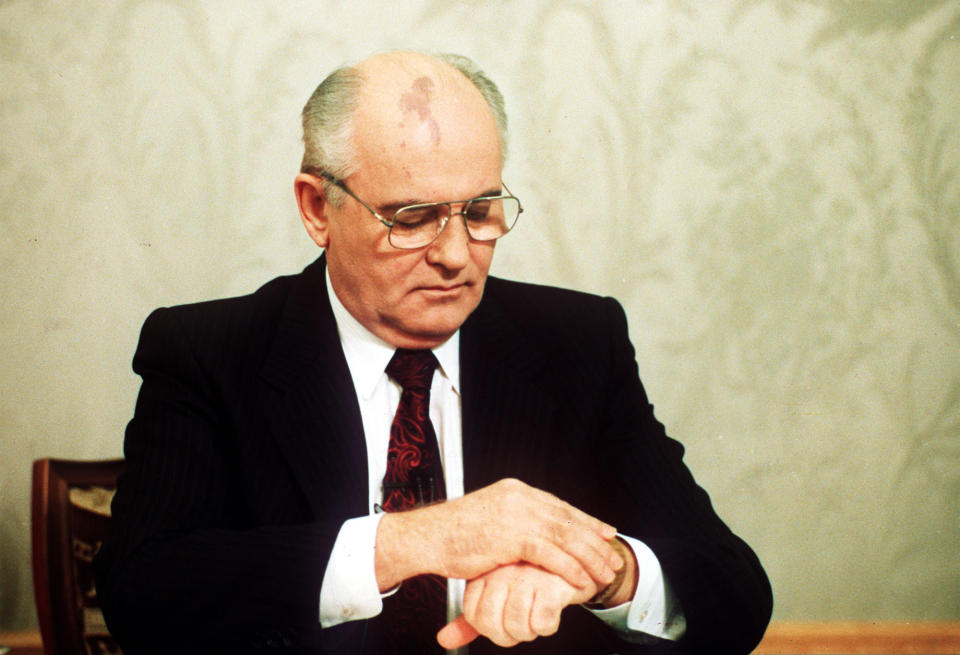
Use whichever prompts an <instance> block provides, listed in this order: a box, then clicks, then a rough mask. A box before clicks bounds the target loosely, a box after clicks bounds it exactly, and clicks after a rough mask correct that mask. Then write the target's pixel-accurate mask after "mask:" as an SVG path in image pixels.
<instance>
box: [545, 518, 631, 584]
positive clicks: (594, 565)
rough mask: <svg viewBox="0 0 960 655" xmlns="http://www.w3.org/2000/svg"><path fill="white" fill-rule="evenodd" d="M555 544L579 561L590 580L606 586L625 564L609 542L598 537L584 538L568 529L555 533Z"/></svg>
mask: <svg viewBox="0 0 960 655" xmlns="http://www.w3.org/2000/svg"><path fill="white" fill-rule="evenodd" d="M554 539H555V540H556V542H558V543H557V545H558V546H559V547H560V548H562V549H563V550H564V551H565V552H566V553H567V554H568V555H570V556H572V557H573V558H575V559H576V560H577V562H579V563H580V565H581V566H582V567H583V568H584V570H585V571H586V572H587V574H589V576H590V578H591V582H595V583H597V584H598V585H599V586H606V585H608V584H610V583H611V582H613V579H614V577H615V575H616V571H618V570H620V569H621V568H623V567H624V566H625V565H626V562H624V561H623V558H622V557H621V556H620V554H619V553H617V551H616V550H615V549H614V548H613V546H612V545H611V544H610V542H607V541H603V540H601V539H599V538H590V537H587V538H584V537H583V534H582V533H572V532H570V531H565V532H561V533H560V534H557V535H556V536H555V537H554Z"/></svg>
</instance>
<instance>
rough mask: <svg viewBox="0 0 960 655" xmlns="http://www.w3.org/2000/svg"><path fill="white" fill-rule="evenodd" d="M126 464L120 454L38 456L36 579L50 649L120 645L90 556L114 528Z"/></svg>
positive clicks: (68, 654) (72, 651) (105, 649)
mask: <svg viewBox="0 0 960 655" xmlns="http://www.w3.org/2000/svg"><path fill="white" fill-rule="evenodd" d="M122 469H123V460H122V459H114V460H102V461H75V460H62V459H38V460H36V461H35V462H34V463H33V489H32V499H31V533H32V534H31V537H32V542H33V543H32V550H33V553H32V560H33V586H34V594H35V597H36V603H37V615H38V618H39V620H40V634H41V636H42V638H43V650H44V653H45V654H46V655H101V654H104V653H119V652H120V650H119V649H118V648H117V645H116V644H115V643H114V641H113V639H112V638H111V637H110V634H109V632H108V631H107V628H106V624H105V623H104V620H103V614H102V613H101V612H100V606H99V603H98V602H97V594H96V589H95V588H94V584H93V556H94V555H95V554H96V552H97V549H99V548H100V544H101V543H103V540H104V538H105V537H106V535H107V532H108V530H109V525H110V501H111V500H112V498H113V492H114V489H115V488H116V481H117V476H118V475H119V474H120V471H121V470H122Z"/></svg>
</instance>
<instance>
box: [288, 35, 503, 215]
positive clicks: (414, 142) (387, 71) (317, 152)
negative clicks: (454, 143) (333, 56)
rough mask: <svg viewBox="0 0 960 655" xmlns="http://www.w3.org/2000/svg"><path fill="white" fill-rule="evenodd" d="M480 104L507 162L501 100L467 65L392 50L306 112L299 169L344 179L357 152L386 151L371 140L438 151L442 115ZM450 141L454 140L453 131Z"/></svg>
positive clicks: (346, 71) (323, 93)
mask: <svg viewBox="0 0 960 655" xmlns="http://www.w3.org/2000/svg"><path fill="white" fill-rule="evenodd" d="M478 99H479V100H480V101H482V102H483V104H485V105H486V108H485V116H484V121H487V120H490V119H492V120H493V124H494V126H495V130H496V133H497V136H498V142H499V143H498V146H499V148H500V156H501V161H502V159H503V158H505V156H506V135H507V118H506V113H505V111H504V107H503V97H502V95H501V94H500V91H499V89H497V86H496V85H495V84H494V83H493V82H492V81H491V80H490V79H489V78H488V77H487V76H486V75H485V74H484V73H483V71H481V70H480V68H479V67H478V66H477V65H476V64H475V63H474V62H472V61H471V60H470V59H468V58H466V57H462V56H459V55H449V54H447V55H438V56H436V57H433V56H429V55H425V54H421V53H415V52H388V53H383V54H378V55H374V56H372V57H370V58H368V59H366V60H364V61H362V62H360V63H359V64H357V65H355V66H352V67H345V68H341V69H338V70H336V71H334V72H333V73H331V74H330V75H329V76H328V77H327V78H326V79H325V80H324V81H323V82H322V83H321V84H320V85H319V86H318V87H317V89H316V91H314V93H313V95H312V96H311V98H310V100H309V101H308V102H307V104H306V106H304V109H303V132H304V136H303V138H304V146H305V148H304V157H303V163H302V165H301V170H302V171H304V172H314V173H317V172H319V171H326V172H328V173H330V174H332V175H333V176H335V177H338V178H346V177H348V176H349V175H351V174H352V173H353V172H355V171H356V169H357V161H358V155H359V154H360V153H359V150H360V149H367V150H369V149H370V148H374V149H381V148H383V147H384V145H386V144H385V143H384V142H379V143H378V142H375V141H372V140H371V138H374V139H381V138H382V137H384V136H398V137H399V139H398V140H397V142H396V143H395V144H394V145H396V146H398V147H400V148H401V149H404V150H406V149H407V148H414V149H415V148H418V147H423V148H426V147H427V146H429V145H431V144H432V145H433V146H434V147H440V146H441V145H442V144H443V141H444V137H445V135H444V130H443V129H442V126H441V124H440V122H439V119H438V116H439V113H443V112H446V114H445V115H447V116H448V117H455V116H456V114H457V113H458V112H459V113H463V112H464V111H465V110H467V109H470V108H475V107H476V102H477V101H478ZM441 110H443V111H441ZM438 112H439V113H438ZM474 113H475V114H476V112H474ZM481 113H483V112H481ZM446 138H447V139H450V138H453V134H452V133H451V132H450V130H447V134H446ZM448 145H450V144H448ZM394 154H396V153H394ZM407 154H408V155H409V154H410V153H407ZM331 196H335V191H334V192H333V193H331ZM332 199H333V198H332Z"/></svg>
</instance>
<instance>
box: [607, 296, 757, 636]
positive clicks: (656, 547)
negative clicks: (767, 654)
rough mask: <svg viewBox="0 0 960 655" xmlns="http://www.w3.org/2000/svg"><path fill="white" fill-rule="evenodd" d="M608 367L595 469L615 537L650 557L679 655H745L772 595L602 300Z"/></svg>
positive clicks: (623, 326) (623, 327) (614, 309)
mask: <svg viewBox="0 0 960 655" xmlns="http://www.w3.org/2000/svg"><path fill="white" fill-rule="evenodd" d="M605 303H606V316H607V319H608V320H607V324H608V325H609V326H611V329H610V335H611V337H610V346H609V347H610V352H611V353H612V354H611V356H610V358H609V359H607V360H606V361H607V362H609V365H610V366H611V370H612V371H613V375H611V376H609V377H608V379H609V380H610V383H609V384H607V385H606V387H605V389H604V394H605V397H606V398H607V402H606V408H607V409H606V411H605V413H604V416H605V419H604V426H603V430H602V437H603V443H604V445H605V448H604V459H603V462H602V466H603V469H604V470H606V471H609V472H612V473H613V475H611V476H610V480H611V482H612V485H611V492H612V493H611V496H610V502H611V503H612V504H613V505H614V507H615V509H613V510H612V512H613V515H614V516H615V517H617V521H618V522H617V523H616V524H617V526H618V528H619V529H620V530H621V531H622V532H624V533H626V534H630V535H631V536H634V537H636V538H638V539H640V540H642V541H643V542H644V543H645V544H646V545H647V546H648V547H649V548H650V549H651V550H652V551H653V552H654V554H655V555H656V556H657V559H658V560H659V561H660V565H661V567H662V569H663V573H664V576H665V578H666V579H667V580H668V581H669V583H670V585H671V588H672V589H673V592H674V594H675V596H676V600H677V601H678V603H679V606H680V609H681V611H682V613H683V616H684V617H685V619H686V631H685V633H684V635H683V637H682V638H681V639H680V640H679V642H677V644H676V648H677V649H678V650H679V651H681V652H691V653H701V652H702V653H711V652H724V653H748V652H750V651H751V650H752V649H753V647H754V646H755V645H756V644H757V643H758V642H759V640H760V638H761V637H762V636H763V632H764V630H765V628H766V626H767V623H768V621H769V618H770V614H771V611H772V602H773V601H772V593H771V589H770V585H769V582H768V580H767V577H766V574H765V573H764V571H763V568H762V566H761V565H760V562H759V560H758V559H757V557H756V555H755V554H754V553H753V551H752V550H751V549H750V547H749V546H748V545H747V544H746V543H744V542H743V541H742V540H741V539H740V538H739V537H737V536H736V535H734V534H733V533H732V532H731V531H730V530H729V529H728V528H727V526H726V525H725V524H724V523H723V521H722V520H721V519H720V518H719V517H718V516H717V514H716V512H715V511H714V509H713V506H712V504H711V502H710V499H709V497H708V496H707V494H706V492H705V491H703V489H701V488H700V487H699V486H698V485H697V483H696V482H695V480H694V479H693V476H692V475H691V473H690V471H689V470H688V469H687V467H686V465H685V464H684V463H683V453H684V449H683V446H681V445H680V444H679V443H678V442H676V441H674V440H672V439H670V438H669V437H667V436H666V433H665V431H664V428H663V425H662V424H660V423H659V421H657V420H656V418H654V415H653V408H652V406H651V405H650V403H649V401H648V399H647V396H646V393H645V391H644V389H643V386H642V384H641V383H640V379H639V376H638V372H637V366H636V362H635V355H634V351H633V347H632V346H631V345H630V341H629V336H628V332H627V321H626V316H625V315H624V312H623V309H622V308H621V307H620V305H619V304H618V303H617V302H616V301H614V300H612V299H607V300H606V301H605Z"/></svg>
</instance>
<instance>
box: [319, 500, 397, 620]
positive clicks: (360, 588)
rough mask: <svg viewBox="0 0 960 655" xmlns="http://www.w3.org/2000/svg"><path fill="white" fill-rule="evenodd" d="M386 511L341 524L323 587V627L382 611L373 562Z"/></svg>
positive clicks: (324, 574) (368, 616) (321, 610)
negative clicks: (379, 531)
mask: <svg viewBox="0 0 960 655" xmlns="http://www.w3.org/2000/svg"><path fill="white" fill-rule="evenodd" d="M382 518H383V514H372V515H370V516H361V517H358V518H355V519H349V520H347V521H345V522H344V524H343V525H342V526H341V527H340V532H339V533H338V534H337V540H336V542H334V544H333V550H332V551H331V552H330V559H329V560H328V561H327V569H326V571H324V573H323V583H322V584H321V586H320V627H321V628H330V627H333V626H335V625H339V624H341V623H345V622H347V621H359V620H361V619H369V618H372V617H374V616H376V615H377V614H379V613H380V612H381V611H382V610H383V601H382V600H381V598H382V597H383V596H384V595H385V594H381V593H380V586H379V585H378V584H377V573H376V569H375V565H374V558H375V554H376V544H377V528H378V527H379V526H380V519H382Z"/></svg>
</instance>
